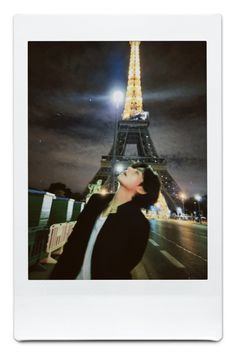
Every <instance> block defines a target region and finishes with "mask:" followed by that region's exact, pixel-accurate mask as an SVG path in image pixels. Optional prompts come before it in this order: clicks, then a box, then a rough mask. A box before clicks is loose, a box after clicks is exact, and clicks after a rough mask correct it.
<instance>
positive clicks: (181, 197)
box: [179, 193, 187, 214]
mask: <svg viewBox="0 0 236 354" xmlns="http://www.w3.org/2000/svg"><path fill="white" fill-rule="evenodd" d="M179 196H180V199H181V200H182V203H183V214H185V210H184V201H185V200H186V199H187V196H186V194H185V193H180V195H179Z"/></svg>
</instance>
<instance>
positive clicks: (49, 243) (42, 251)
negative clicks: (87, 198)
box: [28, 189, 85, 267]
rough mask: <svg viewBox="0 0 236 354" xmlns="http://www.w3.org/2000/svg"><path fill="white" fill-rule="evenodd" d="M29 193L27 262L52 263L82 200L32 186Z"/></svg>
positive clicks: (58, 252) (74, 219)
mask: <svg viewBox="0 0 236 354" xmlns="http://www.w3.org/2000/svg"><path fill="white" fill-rule="evenodd" d="M28 196H29V197H28V265H29V267H32V266H34V265H36V264H38V263H42V264H45V263H46V264H50V263H51V264H54V263H56V262H57V261H56V259H54V258H53V255H55V256H56V255H60V254H62V252H63V247H64V245H65V243H66V241H67V239H68V237H69V236H70V234H71V232H72V230H73V227H74V225H75V224H76V220H77V218H78V215H79V213H80V212H81V211H82V209H83V207H84V205H85V203H84V202H79V201H75V200H74V199H71V198H65V197H56V196H55V195H54V194H52V193H48V192H46V191H38V190H34V189H29V194H28Z"/></svg>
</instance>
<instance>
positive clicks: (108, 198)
mask: <svg viewBox="0 0 236 354" xmlns="http://www.w3.org/2000/svg"><path fill="white" fill-rule="evenodd" d="M114 195H115V193H108V194H105V195H103V196H102V195H101V201H102V207H103V208H105V207H106V206H107V205H108V204H109V202H110V201H111V200H112V198H113V197H114ZM130 206H136V204H134V202H133V201H132V200H129V201H128V202H125V203H123V204H120V205H119V206H118V207H117V211H120V210H123V209H126V208H129V207H130ZM136 207H137V208H138V206H136Z"/></svg>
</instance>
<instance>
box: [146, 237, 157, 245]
mask: <svg viewBox="0 0 236 354" xmlns="http://www.w3.org/2000/svg"><path fill="white" fill-rule="evenodd" d="M148 241H149V242H151V243H152V244H153V246H156V247H159V245H158V243H156V242H155V241H154V240H153V239H151V238H149V239H148Z"/></svg>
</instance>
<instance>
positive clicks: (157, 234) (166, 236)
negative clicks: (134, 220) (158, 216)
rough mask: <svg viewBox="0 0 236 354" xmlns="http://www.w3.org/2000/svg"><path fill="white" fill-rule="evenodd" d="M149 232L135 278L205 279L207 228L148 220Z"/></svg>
mask: <svg viewBox="0 0 236 354" xmlns="http://www.w3.org/2000/svg"><path fill="white" fill-rule="evenodd" d="M150 225H151V233H150V239H149V242H148V246H147V249H146V251H145V254H144V256H143V259H142V261H141V263H140V264H139V265H138V266H137V267H136V268H135V269H134V270H133V272H132V276H133V278H134V279H207V225H203V224H196V223H192V222H189V221H174V220H168V221H164V220H150Z"/></svg>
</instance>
